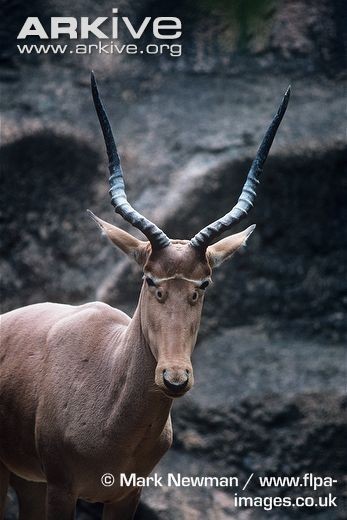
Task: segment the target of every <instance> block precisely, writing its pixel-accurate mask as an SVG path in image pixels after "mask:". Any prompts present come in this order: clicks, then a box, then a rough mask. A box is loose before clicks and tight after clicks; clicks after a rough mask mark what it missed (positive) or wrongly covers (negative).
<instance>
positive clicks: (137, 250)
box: [87, 209, 151, 267]
mask: <svg viewBox="0 0 347 520" xmlns="http://www.w3.org/2000/svg"><path fill="white" fill-rule="evenodd" d="M87 213H88V215H89V216H90V217H91V218H92V219H93V220H94V222H96V224H97V225H98V226H99V228H100V229H101V231H102V233H103V234H104V235H106V236H107V238H108V239H109V240H110V241H111V242H112V244H114V245H115V246H117V247H119V249H121V250H122V251H123V252H124V253H125V254H126V255H128V256H130V258H133V259H134V260H135V261H136V262H137V263H138V264H140V265H141V266H142V267H143V266H144V265H145V263H146V261H147V258H148V255H149V253H150V249H151V248H150V243H149V242H144V241H143V240H138V239H137V238H135V237H133V236H132V235H130V234H129V233H127V232H126V231H123V229H120V228H118V227H117V226H113V225H112V224H109V223H108V222H106V221H105V220H102V219H101V218H99V217H97V216H96V215H94V213H92V212H91V211H90V210H89V209H87Z"/></svg>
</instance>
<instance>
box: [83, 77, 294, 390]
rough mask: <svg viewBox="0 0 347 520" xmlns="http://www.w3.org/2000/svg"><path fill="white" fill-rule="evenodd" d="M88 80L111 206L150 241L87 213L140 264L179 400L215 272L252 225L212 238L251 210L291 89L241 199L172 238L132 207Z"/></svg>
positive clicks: (148, 334) (144, 294) (160, 377)
mask: <svg viewBox="0 0 347 520" xmlns="http://www.w3.org/2000/svg"><path fill="white" fill-rule="evenodd" d="M91 85H92V95H93V100H94V105H95V108H96V112H97V115H98V118H99V122H100V125H101V129H102V132H103V135H104V139H105V144H106V150H107V155H108V159H109V171H110V195H111V203H112V205H113V206H114V208H115V211H116V212H117V213H119V214H120V215H121V216H122V217H123V219H124V220H126V221H127V222H129V223H130V224H132V225H133V226H134V227H136V228H137V229H139V230H141V232H142V233H143V234H144V235H145V236H146V237H147V240H146V241H142V240H138V239H137V238H135V237H133V236H132V235H130V234H129V233H127V232H125V231H123V230H121V229H120V228H118V227H116V226H114V225H112V224H109V223H108V222H105V221H104V220H101V219H100V218H98V217H96V216H95V215H94V214H93V213H91V212H89V213H90V215H91V217H92V218H93V219H94V220H95V222H96V223H97V224H98V225H99V226H100V228H101V229H102V231H103V233H105V234H106V235H107V237H108V238H109V240H110V241H111V242H112V243H113V244H114V245H115V246H117V247H119V248H120V249H121V250H122V251H123V252H124V253H126V254H127V255H128V256H129V257H131V258H133V259H134V260H135V261H136V262H137V263H138V264H139V265H140V266H141V267H142V269H143V273H144V274H143V285H142V289H141V294H140V300H139V308H140V319H141V330H142V333H143V336H144V338H145V340H146V343H147V344H148V346H149V348H150V349H151V352H152V354H153V356H154V358H155V360H156V370H155V384H156V385H157V387H159V389H160V390H162V391H163V392H164V393H165V394H166V395H168V396H169V397H179V396H181V395H183V394H184V393H185V392H187V391H188V390H189V389H190V388H191V387H192V385H193V382H194V379H193V369H192V365H191V354H192V351H193V349H194V346H195V343H196V338H197V334H198V330H199V325H200V317H201V311H202V305H203V300H204V295H205V290H206V289H207V287H208V286H209V284H210V283H211V276H212V271H213V269H214V268H215V267H218V266H219V265H220V264H221V263H222V262H224V260H227V259H228V258H230V257H231V256H232V255H233V254H234V253H235V251H237V250H238V249H239V248H241V247H242V246H244V245H245V244H246V241H247V239H248V238H249V236H250V235H251V233H252V232H253V231H254V229H255V225H252V226H250V227H248V228H247V229H245V230H244V231H241V232H240V233H236V234H233V235H231V236H228V237H226V238H224V239H222V240H219V241H217V242H214V240H215V239H216V238H217V237H219V236H220V235H221V234H222V233H224V232H225V231H227V230H229V229H230V228H232V227H233V226H235V225H236V224H237V223H238V222H240V220H242V219H243V218H244V217H246V216H247V215H248V213H249V211H250V210H251V208H252V206H253V204H254V201H255V197H256V188H257V185H258V184H259V177H260V174H261V172H262V169H263V165H264V163H265V160H266V158H267V155H268V153H269V150H270V147H271V144H272V142H273V140H274V137H275V135H276V132H277V129H278V127H279V124H280V122H281V120H282V118H283V115H284V113H285V111H286V108H287V104H288V100H289V95H290V88H288V90H287V91H286V93H285V95H284V98H283V100H282V103H281V105H280V107H279V109H278V111H277V114H276V115H275V117H274V118H273V120H272V122H271V124H270V126H269V128H268V130H267V132H266V133H265V136H264V138H263V141H262V143H261V145H260V147H259V149H258V152H257V154H256V157H255V159H254V161H253V163H252V165H251V168H250V170H249V173H248V176H247V179H246V182H245V184H244V186H243V189H242V192H241V195H240V197H239V199H238V202H237V204H236V205H235V206H234V207H233V208H232V209H231V211H229V212H228V213H227V214H226V215H224V216H223V217H222V218H219V219H218V220H216V221H215V222H213V223H212V224H209V225H208V226H206V227H205V228H204V229H202V230H201V231H200V232H199V233H198V234H196V235H195V236H194V237H193V238H192V239H191V240H171V239H169V238H168V237H167V236H166V235H165V233H164V232H163V231H162V230H161V229H159V228H158V227H157V226H156V225H155V224H153V223H152V222H151V221H149V220H148V219H146V218H145V217H144V216H143V215H141V214H140V213H138V212H137V211H136V210H135V209H133V207H132V206H131V205H130V204H129V202H128V200H127V197H126V193H125V186H124V179H123V172H122V168H121V164H120V159H119V155H118V152H117V148H116V144H115V141H114V137H113V133H112V129H111V125H110V123H109V120H108V117H107V114H106V111H105V108H104V106H103V103H102V101H101V99H100V95H99V92H98V87H97V84H96V81H95V77H94V74H93V73H92V76H91ZM88 211H89V210H88ZM212 242H214V243H212Z"/></svg>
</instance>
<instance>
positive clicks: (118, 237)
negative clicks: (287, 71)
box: [0, 75, 289, 520]
mask: <svg viewBox="0 0 347 520" xmlns="http://www.w3.org/2000/svg"><path fill="white" fill-rule="evenodd" d="M92 93H93V99H94V103H95V106H96V110H97V114H98V117H99V120H100V124H101V128H102V131H103V134H104V138H105V142H106V148H107V153H108V156H109V162H110V165H109V168H110V185H111V189H110V193H111V197H112V203H113V205H114V206H115V209H116V211H117V212H118V213H120V215H121V216H122V217H123V218H124V219H125V220H127V221H128V222H130V223H131V224H133V225H134V226H135V227H137V228H138V229H140V230H141V231H142V232H143V233H144V234H145V235H146V237H147V239H148V240H147V241H141V240H138V239H137V238H134V237H133V236H131V235H130V234H129V233H127V232H125V231H123V230H121V229H119V228H117V227H115V226H113V225H111V224H109V223H107V222H105V221H103V220H101V219H99V218H98V217H96V216H95V215H93V214H91V215H92V217H93V219H94V220H95V221H96V222H97V224H98V225H99V226H100V228H101V229H102V231H103V233H104V234H106V235H107V237H108V238H109V240H110V241H111V242H112V243H113V244H114V245H116V246H117V247H118V248H120V249H121V250H122V251H123V252H124V253H126V254H127V255H128V256H129V257H131V258H133V259H134V260H135V261H136V262H137V263H138V264H139V265H140V266H141V267H142V269H143V272H144V279H143V284H142V289H141V293H140V297H139V302H138V306H137V309H136V311H135V314H134V316H133V318H132V319H130V318H129V317H128V316H127V315H126V314H124V313H123V312H121V311H119V310H117V309H113V308H112V307H110V306H108V305H106V304H104V303H101V302H94V303H87V304H85V305H81V306H77V307H76V306H70V305H60V304H53V303H42V304H36V305H30V306H27V307H23V308H20V309H17V310H14V311H12V312H8V313H6V314H4V315H3V316H2V319H1V349H0V519H1V518H2V517H3V514H4V507H5V498H6V493H7V488H8V485H9V484H11V485H12V486H13V487H14V488H15V489H16V491H17V494H18V497H19V505H20V518H21V519H22V520H41V519H42V520H43V519H45V518H46V519H48V520H70V519H72V518H73V517H74V511H75V505H76V500H77V498H83V499H85V500H89V501H98V502H103V503H104V504H105V506H104V514H103V518H104V519H119V520H126V519H131V518H133V515H134V513H135V510H136V507H137V503H138V500H139V497H140V492H141V488H139V487H122V486H120V481H119V476H120V474H121V473H125V474H130V473H136V475H137V476H139V477H140V476H142V477H145V476H147V475H148V474H149V473H150V472H151V471H152V469H153V468H154V466H155V465H156V464H157V462H158V461H159V460H160V458H161V457H162V455H163V454H164V453H165V452H166V450H167V449H168V448H169V447H170V445H171V440H172V428H171V420H170V409H171V405H172V402H173V399H174V398H176V397H179V396H181V395H183V394H184V393H185V392H187V391H188V390H189V389H190V388H191V387H192V385H193V369H192V366H191V361H190V359H191V354H192V351H193V348H194V345H195V342H196V337H197V333H198V329H199V323H200V315H201V310H202V304H203V299H204V291H205V289H206V287H207V286H208V284H209V283H210V281H211V275H212V269H213V268H214V267H217V266H218V265H220V264H221V263H222V262H223V261H224V260H226V259H227V258H229V257H230V256H232V254H233V253H234V252H235V251H236V250H237V249H238V248H240V247H241V246H242V245H244V244H245V242H246V240H247V238H248V237H249V235H250V234H251V233H252V231H253V229H254V227H255V226H251V227H249V228H247V229H246V230H245V231H242V232H241V233H237V234H234V235H231V236H229V237H227V238H224V239H222V240H220V241H218V242H216V243H214V244H212V245H211V242H212V240H214V239H215V238H217V237H218V236H219V235H220V234H221V233H223V232H224V231H225V230H227V229H230V228H231V227H232V226H233V225H234V224H236V223H237V222H239V221H240V220H241V219H242V218H243V217H244V216H246V215H247V214H248V212H249V210H250V209H251V207H252V205H253V202H254V198H255V195H256V185H257V184H258V182H259V181H258V178H259V175H260V173H261V170H262V166H263V164H264V162H265V159H266V157H267V154H268V152H269V149H270V146H271V144H272V141H273V139H274V136H275V133H276V131H277V128H278V126H279V124H280V121H281V119H282V117H283V115H284V112H285V109H286V106H287V103H288V99H289V90H288V91H287V93H286V95H285V97H284V99H283V101H282V104H281V106H280V108H279V110H278V112H277V114H276V116H275V118H274V119H273V121H272V123H271V125H270V127H269V129H268V130H267V132H266V134H265V137H264V139H263V142H262V144H261V146H260V148H259V151H258V153H257V156H256V159H255V160H254V162H253V164H252V167H251V169H250V172H249V174H248V177H247V181H246V183H245V186H244V188H243V191H242V194H241V196H240V198H239V201H238V203H237V204H236V206H234V208H233V209H232V210H231V211H230V212H229V213H227V214H226V215H225V216H224V217H222V218H221V219H219V220H217V221H216V222H214V223H213V224H210V225H209V226H207V227H206V228H204V229H203V230H202V231H200V233H198V234H197V235H196V236H195V237H194V238H193V239H191V240H190V241H188V240H170V239H169V238H168V237H167V236H166V235H165V234H164V233H163V231H161V230H160V229H159V228H157V226H155V225H154V224H153V223H152V222H150V221H149V220H147V219H146V218H145V217H143V216H142V215H140V214H139V213H138V212H137V211H135V210H134V209H133V208H132V207H131V206H130V204H129V203H128V201H127V199H126V195H125V188H124V181H123V174H122V169H121V165H120V160H119V157H118V153H117V149H116V145H115V142H114V139H113V135H112V131H111V127H110V124H109V121H108V119H107V115H106V112H105V109H104V107H103V105H102V102H101V100H100V97H99V94H98V90H97V86H96V82H95V79H94V76H93V75H92ZM106 473H110V474H112V475H114V477H115V482H114V483H113V485H110V486H105V485H103V483H102V482H101V477H102V476H103V475H104V474H106Z"/></svg>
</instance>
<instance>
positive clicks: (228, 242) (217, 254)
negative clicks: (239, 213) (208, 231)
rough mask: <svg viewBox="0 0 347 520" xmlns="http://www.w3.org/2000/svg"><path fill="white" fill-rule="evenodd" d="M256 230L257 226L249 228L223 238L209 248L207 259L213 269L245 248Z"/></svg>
mask: <svg viewBox="0 0 347 520" xmlns="http://www.w3.org/2000/svg"><path fill="white" fill-rule="evenodd" d="M254 230H255V224H253V226H249V227H248V228H247V229H245V230H244V231H241V232H240V233H236V234H235V235H231V236H230V237H226V238H223V239H222V240H219V242H216V244H213V245H212V246H209V247H208V248H207V251H206V256H207V259H208V261H209V263H210V265H211V267H212V268H213V267H218V266H219V265H220V264H221V263H222V262H224V260H227V259H228V258H230V257H231V256H232V255H233V254H234V253H235V252H236V251H237V250H238V249H240V247H242V246H245V245H246V242H247V240H248V238H249V236H250V235H251V234H252V233H253V231H254Z"/></svg>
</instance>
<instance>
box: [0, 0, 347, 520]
mask: <svg viewBox="0 0 347 520" xmlns="http://www.w3.org/2000/svg"><path fill="white" fill-rule="evenodd" d="M2 7H3V16H2V25H3V26H2V28H1V31H0V48H1V92H2V96H1V102H2V150H1V157H2V159H1V162H2V167H3V168H2V174H1V193H0V197H1V199H0V201H1V202H0V205H1V226H2V233H1V238H2V239H1V247H2V255H1V256H2V258H1V304H2V312H6V311H8V310H12V309H14V308H16V307H20V306H23V305H28V304H31V303H36V302H41V301H55V302H62V303H70V304H80V303H83V302H86V301H90V300H95V299H99V300H102V301H105V302H107V303H109V304H111V305H113V306H117V307H119V308H121V309H122V310H124V311H126V312H128V313H132V312H133V311H134V308H135V306H136V302H137V297H138V294H139V290H140V285H141V272H140V270H139V269H138V268H137V267H136V266H134V265H132V264H131V263H130V261H128V259H127V258H124V257H123V256H121V253H120V252H118V251H117V250H115V249H113V248H111V247H110V246H109V244H108V243H107V242H106V241H105V240H104V239H103V238H102V237H101V236H100V233H99V231H98V229H97V228H96V227H95V225H94V224H93V222H92V221H91V220H90V219H88V217H87V215H86V211H85V210H86V209H87V208H90V209H91V210H92V211H94V212H95V213H96V214H97V215H99V216H100V217H102V218H104V219H106V220H109V221H110V222H113V223H115V224H116V225H119V226H120V227H123V228H124V229H127V230H129V227H127V225H126V224H125V222H123V221H122V220H121V219H120V218H119V217H118V216H116V215H115V214H114V212H113V210H112V207H111V205H110V201H109V196H108V193H107V192H108V170H107V160H106V154H105V150H104V143H103V139H102V136H101V131H100V129H99V126H98V121H97V117H96V115H95V112H94V107H93V104H92V101H91V95H90V87H89V76H90V70H91V69H94V71H95V74H96V76H97V79H98V82H99V88H100V90H101V93H102V96H103V99H104V102H105V104H106V106H107V109H108V113H109V116H110V119H111V121H112V124H113V128H114V131H115V134H116V136H117V142H118V145H119V151H120V154H121V157H122V162H123V168H124V171H125V177H126V185H127V193H128V198H129V200H130V201H131V202H132V203H133V205H134V206H135V207H136V209H138V210H140V211H141V212H143V213H144V214H145V215H146V216H147V217H149V218H150V219H152V220H154V221H155V222H156V223H157V224H158V225H159V226H160V227H162V228H163V229H164V231H165V232H166V233H167V234H168V235H169V236H170V237H172V238H191V237H192V236H193V235H194V234H195V233H196V232H197V231H199V230H200V229H201V228H202V227H204V226H205V225H206V224H208V223H209V222H212V221H213V220H215V219H216V218H217V217H219V216H221V215H223V214H224V213H226V212H227V211H229V209H230V208H231V207H232V205H234V204H235V202H236V200H237V197H238V195H239V192H240V189H241V186H242V184H243V182H244V179H245V176H246V174H247V172H248V168H249V167H250V164H251V161H252V159H253V158H254V155H255V153H256V150H257V147H258V145H259V143H260V140H261V138H262V135H263V133H264V131H265V130H266V128H267V125H268V124H269V122H270V120H271V118H272V116H273V114H274V113H275V111H276V110H277V107H278V105H279V103H280V100H281V98H282V95H283V93H284V91H285V90H286V88H287V86H288V84H289V83H291V85H292V96H291V100H290V103H289V107H288V110H287V113H286V115H285V118H284V120H283V122H282V124H281V126H280V129H279V131H278V135H277V137H276V139H275V142H274V145H273V147H272V150H271V153H270V157H269V159H268V161H267V163H266V167H265V171H264V175H263V182H262V184H261V186H260V189H259V196H258V198H257V203H256V207H255V208H254V211H253V212H252V214H251V217H250V219H248V221H247V222H244V223H243V225H242V228H244V227H246V226H247V225H249V224H252V223H256V224H257V229H256V232H255V233H254V234H253V235H252V238H251V240H250V241H249V245H248V247H247V250H246V251H245V252H244V253H243V254H238V255H236V256H235V257H234V258H233V260H232V261H230V262H229V263H226V264H224V265H223V266H222V267H221V268H220V269H219V270H218V271H216V272H215V274H214V284H213V286H212V287H211V288H210V289H209V290H208V294H207V296H206V303H205V308H204V313H203V319H202V327H201V333H200V336H199V340H198V344H197V347H196V351H195V353H194V360H193V361H194V367H195V377H196V384H195V387H194V389H193V390H192V391H191V392H190V393H189V395H187V396H186V397H184V398H182V399H181V400H179V401H177V402H175V405H174V410H173V424H174V434H175V438H174V446H173V448H172V449H171V451H170V452H169V453H168V454H167V455H166V456H165V457H164V459H163V460H162V462H161V463H160V465H159V468H158V471H159V472H163V473H167V472H168V471H174V472H175V471H178V472H182V473H184V474H185V475H194V474H209V475H213V474H215V475H230V476H237V477H239V479H240V480H242V479H244V480H245V481H246V480H247V478H248V476H249V475H250V474H251V473H252V472H254V473H255V474H256V475H302V474H303V473H306V472H312V473H314V474H317V475H327V476H334V477H335V478H337V479H338V485H337V486H336V488H334V490H333V494H336V495H338V496H339V507H338V508H337V509H330V510H329V509H326V510H322V509H320V508H316V509H314V510H310V509H300V510H297V509H295V508H292V509H291V510H290V511H289V510H286V509H282V510H278V509H277V510H272V511H263V510H261V509H259V508H256V509H235V507H234V505H233V491H232V490H231V491H230V492H229V493H228V491H227V490H225V489H224V490H221V489H216V488H167V489H163V490H160V489H155V488H152V489H147V490H145V491H144V493H143V500H142V503H141V507H140V509H139V512H138V515H137V518H138V519H145V518H149V519H169V520H171V519H175V520H177V519H178V520H179V519H182V520H188V519H192V520H194V519H201V518H206V519H208V520H209V519H211V520H214V519H220V520H224V519H227V518H233V519H236V520H258V519H260V520H262V519H263V518H271V519H277V518H278V519H284V520H286V519H288V520H289V519H292V518H300V519H301V518H302V519H306V518H307V519H311V518H312V519H313V518H314V519H317V520H332V519H342V518H346V515H347V506H346V501H347V498H346V483H347V476H346V473H347V472H346V460H347V449H346V445H347V444H346V439H347V419H346V407H347V399H346V394H345V386H346V350H345V344H346V336H347V334H346V333H347V319H346V308H347V276H346V271H347V267H346V266H347V249H346V245H347V209H346V195H347V178H346V139H345V132H346V122H345V104H346V56H347V11H346V4H345V2H344V0H286V1H285V0H277V1H275V0H243V1H242V0H200V1H198V0H176V1H171V0H170V1H165V2H164V1H159V0H141V1H140V0H137V1H131V2H130V0H121V1H117V2H114V3H110V2H109V1H106V0H100V1H98V2H94V1H92V0H84V1H82V0H81V1H79V0H76V1H75V2H73V3H72V2H69V1H68V0H46V1H43V0H32V2H30V3H28V2H25V1H24V0H12V1H7V0H5V1H2ZM112 7H118V10H119V16H129V18H130V19H131V21H132V22H133V24H134V26H136V27H137V26H138V25H139V24H140V23H141V21H142V20H143V18H144V17H145V16H152V17H155V16H177V17H179V18H180V19H181V21H182V25H183V35H182V37H181V38H180V40H179V42H175V43H180V44H181V45H182V55H181V56H180V57H172V56H170V55H169V54H166V55H162V56H154V55H151V56H146V55H138V56H137V55H116V54H113V55H106V54H100V55H99V54H96V53H94V54H91V55H78V56H77V55H75V54H63V55H54V54H52V53H51V54H48V55H34V54H31V55H20V54H19V53H18V51H17V48H16V45H17V43H18V42H17V40H16V36H17V34H18V32H19V30H20V28H21V27H22V25H23V23H24V21H25V19H26V18H27V17H28V16H39V18H40V20H41V21H42V22H43V24H44V25H45V23H46V24H48V22H49V18H50V17H51V16H76V17H80V16H89V17H90V18H92V19H94V18H96V17H97V16H112ZM48 26H49V25H46V27H48ZM149 34H151V33H150V32H149ZM121 41H123V42H124V43H129V42H130V40H129V38H128V37H127V35H126V34H124V32H121ZM151 41H152V40H151V38H150V37H149V36H148V35H147V33H145V36H144V37H143V39H142V40H141V42H140V43H141V44H144V45H145V44H148V43H151ZM32 42H33V43H37V40H36V39H34V38H33V39H32ZM92 42H93V40H92V39H91V40H90V42H89V43H92ZM27 43H28V42H27ZM29 43H30V41H29ZM131 232H133V233H134V234H135V235H136V231H135V230H134V229H131ZM138 236H140V235H138ZM249 493H250V494H251V495H252V494H253V495H254V496H255V495H259V494H264V495H269V494H272V496H274V495H286V496H288V495H293V496H296V494H297V490H293V489H281V490H279V489H275V490H271V493H270V492H269V490H261V489H258V488H257V487H256V485H255V484H254V485H253V484H252V485H250V488H249ZM300 493H301V490H300ZM303 493H307V494H310V495H311V494H312V491H311V490H304V491H303ZM15 511H16V503H15V497H14V495H11V497H10V506H9V510H8V517H7V518H8V520H10V519H13V518H16V517H15ZM99 515H100V508H99V507H98V506H97V505H94V506H88V505H86V504H83V503H81V505H80V509H79V516H78V518H79V519H81V520H82V519H85V520H87V519H92V518H95V519H97V518H99Z"/></svg>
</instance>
